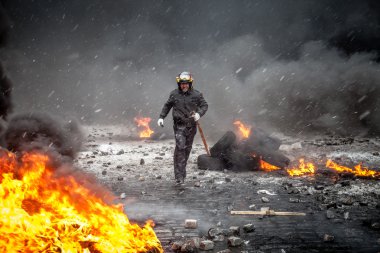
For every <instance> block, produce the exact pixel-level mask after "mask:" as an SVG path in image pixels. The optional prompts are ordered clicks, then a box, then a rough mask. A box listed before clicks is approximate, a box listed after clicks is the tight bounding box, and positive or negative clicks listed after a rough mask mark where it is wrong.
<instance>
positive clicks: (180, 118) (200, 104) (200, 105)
mask: <svg viewBox="0 0 380 253" xmlns="http://www.w3.org/2000/svg"><path fill="white" fill-rule="evenodd" d="M172 107H173V120H174V124H188V123H193V124H195V121H194V119H193V118H192V117H191V113H192V112H197V113H199V115H200V116H201V117H202V116H203V115H204V114H205V113H206V111H207V109H208V104H207V102H206V100H205V99H204V98H203V95H202V93H201V92H199V91H197V90H194V89H192V90H188V91H187V92H182V91H181V90H179V89H175V90H173V91H172V92H171V93H170V96H169V99H168V101H167V102H166V103H165V105H164V107H163V108H162V111H161V114H160V118H162V119H164V118H165V117H166V116H167V115H168V113H169V111H170V109H171V108H172Z"/></svg>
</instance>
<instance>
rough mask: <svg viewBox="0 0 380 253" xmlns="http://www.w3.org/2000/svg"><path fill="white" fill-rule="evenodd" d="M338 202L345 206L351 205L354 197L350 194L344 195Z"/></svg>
mask: <svg viewBox="0 0 380 253" xmlns="http://www.w3.org/2000/svg"><path fill="white" fill-rule="evenodd" d="M340 202H341V203H342V204H343V205H346V206H351V205H352V204H354V202H355V201H354V199H353V198H352V197H350V196H346V197H343V198H341V199H340Z"/></svg>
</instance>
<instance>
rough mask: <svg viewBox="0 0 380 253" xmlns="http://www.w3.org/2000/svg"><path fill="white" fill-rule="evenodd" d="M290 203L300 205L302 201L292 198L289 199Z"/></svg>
mask: <svg viewBox="0 0 380 253" xmlns="http://www.w3.org/2000/svg"><path fill="white" fill-rule="evenodd" d="M289 202H290V203H299V202H300V200H299V199H296V198H290V199H289Z"/></svg>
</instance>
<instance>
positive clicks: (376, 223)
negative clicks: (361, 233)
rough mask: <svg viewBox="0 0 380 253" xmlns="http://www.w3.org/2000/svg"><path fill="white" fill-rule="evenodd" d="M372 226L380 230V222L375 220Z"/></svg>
mask: <svg viewBox="0 0 380 253" xmlns="http://www.w3.org/2000/svg"><path fill="white" fill-rule="evenodd" d="M371 228H372V229H375V230H379V229H380V222H374V223H372V224H371Z"/></svg>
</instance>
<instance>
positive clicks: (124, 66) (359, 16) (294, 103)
mask: <svg viewBox="0 0 380 253" xmlns="http://www.w3.org/2000/svg"><path fill="white" fill-rule="evenodd" d="M3 3H4V6H5V8H6V9H7V10H8V11H9V12H8V13H9V16H10V17H11V19H12V21H13V23H14V25H13V26H12V27H13V29H12V33H11V34H12V36H11V38H10V40H11V41H12V47H11V48H8V49H7V50H6V51H4V52H3V53H2V57H3V59H4V62H5V64H6V67H7V68H8V69H9V71H10V73H11V74H12V79H13V80H14V81H15V82H16V83H17V84H18V85H17V87H15V90H14V94H15V95H14V96H15V104H16V105H17V107H18V108H19V110H20V111H25V110H31V109H32V110H37V111H40V110H42V111H45V110H46V111H50V112H53V113H54V114H62V115H67V114H69V115H76V116H78V117H80V118H81V119H82V120H83V121H84V122H88V123H91V122H108V123H109V122H111V123H115V122H119V123H120V122H122V123H126V122H133V118H134V117H135V116H136V115H137V114H142V115H146V116H151V117H153V118H157V117H158V114H159V111H160V109H161V106H162V105H163V103H164V102H165V100H166V99H167V97H168V94H169V92H170V90H171V89H174V88H175V87H176V84H175V81H174V80H175V79H174V77H175V75H176V74H178V73H179V72H181V71H183V70H188V71H191V72H193V74H194V76H195V88H196V89H199V90H201V91H202V92H203V93H204V95H205V98H206V99H207V100H208V102H209V104H210V109H209V112H208V113H207V115H206V117H205V118H204V120H203V122H204V124H206V129H209V130H208V132H211V131H212V130H211V129H219V130H220V129H221V128H224V129H229V128H231V126H232V121H233V120H234V119H235V118H240V119H243V120H246V121H247V122H255V123H257V124H259V125H260V124H261V125H266V126H273V127H276V128H278V129H280V130H282V131H292V132H296V133H297V132H305V131H323V132H331V133H338V134H344V135H357V134H368V133H372V134H378V133H380V120H379V118H378V116H377V115H378V110H379V107H378V106H379V105H378V102H377V101H378V99H377V97H378V93H379V88H380V87H379V83H380V82H379V80H380V73H379V71H378V69H379V52H380V48H379V43H378V38H379V34H380V4H379V2H378V1H376V0H365V1H354V0H336V1H328V0H320V1H308V0H306V1H305V0H295V1H293V0H288V1H284V0H273V1H266V0H237V1H228V0H210V1H200V0H192V1H190V0H184V1H174V0H173V1H170V0H169V1H163V0H161V1H153V2H152V1H147V0H142V1H124V0H115V1H100V0H92V1H90V0H84V1H74V0H60V1H48V0H44V1H38V2H36V1H31V0H12V1H10V0H4V1H3ZM213 125H214V126H218V127H217V128H215V127H214V128H212V126H213ZM224 129H223V130H224ZM168 131H170V130H168Z"/></svg>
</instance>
